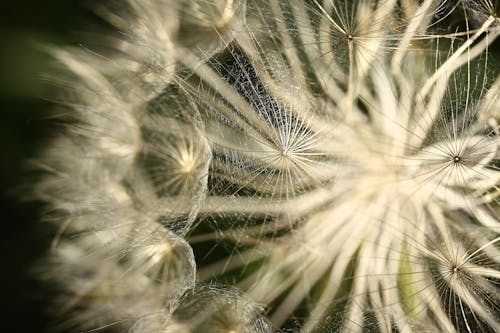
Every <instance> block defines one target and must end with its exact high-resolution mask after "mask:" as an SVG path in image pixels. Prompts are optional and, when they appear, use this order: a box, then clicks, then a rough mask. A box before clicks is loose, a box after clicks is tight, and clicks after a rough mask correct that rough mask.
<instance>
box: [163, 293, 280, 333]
mask: <svg viewBox="0 0 500 333" xmlns="http://www.w3.org/2000/svg"><path fill="white" fill-rule="evenodd" d="M165 332H168V333H174V332H179V333H180V332H182V333H267V332H271V327H270V325H269V323H268V322H267V320H266V319H265V318H264V317H263V316H262V308H261V307H259V306H258V305H256V304H254V303H252V302H251V301H250V300H249V299H248V298H247V297H246V296H244V295H242V294H241V293H239V292H236V291H234V290H226V289H222V288H220V287H217V286H215V285H210V284H209V285H198V286H197V287H196V288H194V289H193V290H191V291H190V292H188V293H187V294H186V295H185V296H184V297H183V298H182V301H181V303H180V304H179V306H178V307H177V308H176V309H175V311H174V312H173V313H172V317H171V322H170V323H169V326H168V328H167V329H166V330H165Z"/></svg>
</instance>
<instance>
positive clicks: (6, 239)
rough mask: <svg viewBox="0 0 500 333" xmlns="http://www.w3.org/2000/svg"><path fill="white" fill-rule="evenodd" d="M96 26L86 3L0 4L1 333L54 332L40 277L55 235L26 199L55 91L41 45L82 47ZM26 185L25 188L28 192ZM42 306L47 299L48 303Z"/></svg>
mask: <svg viewBox="0 0 500 333" xmlns="http://www.w3.org/2000/svg"><path fill="white" fill-rule="evenodd" d="M95 21H96V17H95V16H93V14H92V12H91V11H90V10H89V1H86V2H84V1H82V0H50V1H39V0H17V1H16V0H0V41H1V44H0V45H1V46H0V75H1V76H0V114H1V120H0V152H1V155H0V156H1V157H0V160H1V163H0V209H1V210H0V224H1V229H0V235H1V241H0V256H1V258H0V260H1V261H0V262H1V264H0V267H1V274H0V288H1V291H0V292H1V293H0V295H1V299H2V301H3V302H2V303H3V304H2V308H3V309H2V311H0V313H1V317H2V318H1V319H0V322H1V326H0V330H1V331H3V332H31V333H34V332H41V333H44V332H53V331H54V330H53V329H51V320H50V318H49V316H48V315H47V314H46V313H45V312H44V310H43V307H42V305H43V304H44V302H46V300H47V298H48V297H50V292H47V288H46V287H44V288H41V287H40V286H39V285H38V284H37V282H36V279H35V277H36V276H35V275H36V274H37V273H36V271H34V270H33V268H32V267H33V264H34V263H35V262H36V260H37V259H39V258H41V257H42V256H43V255H44V253H45V251H46V248H47V244H48V242H49V241H50V234H51V233H52V231H51V230H50V229H49V228H47V225H44V223H43V222H39V218H38V217H39V215H40V214H41V204H39V203H33V202H21V200H19V199H18V198H19V196H20V194H29V193H27V192H29V183H30V182H31V178H32V177H30V175H29V173H28V172H27V170H28V169H29V161H28V159H29V158H30V157H34V156H35V152H36V151H38V150H39V149H40V148H41V147H43V145H44V142H45V138H47V137H50V136H51V121H50V119H48V116H47V115H48V111H49V110H50V109H51V106H52V105H51V102H50V100H49V99H48V96H49V95H51V91H54V89H56V87H55V86H54V85H51V84H50V82H48V81H47V80H46V79H44V73H48V72H53V71H54V66H53V65H52V62H51V59H50V57H49V56H48V55H47V54H45V53H44V51H43V49H42V45H68V44H70V45H79V40H78V31H85V30H88V29H87V26H88V25H89V24H90V25H92V22H95ZM23 187H25V188H23ZM44 300H45V301H44Z"/></svg>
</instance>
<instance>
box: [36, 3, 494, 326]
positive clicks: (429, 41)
mask: <svg viewBox="0 0 500 333" xmlns="http://www.w3.org/2000/svg"><path fill="white" fill-rule="evenodd" d="M126 4H127V5H126V6H125V7H124V9H123V10H122V11H120V10H117V11H116V12H115V9H114V8H113V7H107V8H104V9H101V10H100V13H101V14H102V15H103V16H104V17H105V18H107V19H108V20H109V21H110V22H111V23H112V24H113V25H114V26H115V27H117V28H119V29H123V30H124V31H126V32H127V34H126V36H125V37H124V38H122V39H121V41H120V42H117V41H115V43H113V46H114V47H115V48H116V50H115V52H116V53H113V54H112V56H111V59H113V61H116V64H118V66H117V67H118V68H117V69H113V70H105V69H102V67H101V65H102V62H101V61H97V60H95V61H94V60H92V57H89V56H82V55H81V54H79V53H78V52H70V51H57V52H56V56H57V57H58V58H59V60H60V61H61V62H62V63H63V64H65V65H66V67H68V69H69V70H70V71H72V72H73V74H74V76H76V77H77V78H78V79H77V80H76V81H75V82H76V83H73V84H72V87H73V88H77V89H76V90H80V88H82V89H81V92H79V93H78V94H77V96H76V100H77V101H79V102H78V103H77V104H76V105H77V106H76V107H74V108H75V110H76V114H77V116H76V121H75V123H76V124H77V125H79V126H69V130H68V132H69V133H68V135H67V136H65V137H64V139H61V140H60V141H57V143H56V144H54V145H53V146H52V149H49V151H48V152H47V153H46V159H45V160H44V163H41V165H42V167H44V169H45V170H46V172H47V174H48V175H47V176H46V177H45V178H44V179H43V180H42V181H41V182H40V184H39V185H38V187H37V191H38V192H39V193H40V194H39V197H41V198H43V199H44V200H46V201H48V202H50V203H51V208H52V209H55V210H62V211H63V212H64V213H63V214H61V215H62V216H59V218H56V220H58V221H61V220H62V222H61V226H62V227H61V229H60V232H59V236H58V241H57V242H54V246H53V247H54V250H55V252H56V253H59V254H57V255H59V258H61V259H60V262H59V264H60V265H63V266H64V267H66V268H67V270H68V271H67V272H66V273H67V276H69V278H68V281H70V280H71V281H76V282H74V284H72V282H67V283H65V284H64V288H66V289H68V290H69V293H70V294H71V295H74V296H72V297H70V299H71V301H74V302H75V303H74V304H83V305H84V306H85V307H86V308H88V311H87V310H86V311H83V312H82V315H81V316H80V317H79V319H76V321H78V320H84V321H85V320H88V318H90V317H91V316H92V315H93V314H96V313H98V311H99V310H100V309H102V308H105V309H107V311H108V312H107V314H106V316H102V317H103V320H102V321H99V322H89V323H88V325H83V326H85V327H91V326H92V325H94V326H98V327H105V325H106V321H108V323H109V322H116V323H118V324H116V325H117V327H119V328H120V329H121V328H122V327H125V328H126V329H128V330H129V331H131V332H144V331H157V332H226V333H229V332H245V333H250V332H252V333H255V332H270V331H272V330H274V327H285V326H289V327H290V328H291V329H295V330H299V331H301V332H305V333H307V332H321V331H326V332H332V331H339V332H363V331H377V332H393V331H398V332H423V331H436V332H438V331H442V332H468V333H471V332H474V331H477V330H479V331H485V332H489V331H495V329H496V327H497V326H498V320H497V319H496V318H497V317H498V316H497V315H498V313H500V311H499V308H498V305H497V304H498V286H497V280H498V277H499V276H498V258H499V254H498V237H497V234H498V231H499V230H500V229H499V228H500V224H499V222H498V196H499V195H500V191H499V188H498V186H499V185H498V184H499V181H500V174H499V169H498V168H499V164H498V161H499V143H500V141H499V139H500V136H499V133H498V111H499V109H498V87H499V81H498V78H497V77H493V78H492V76H495V75H496V76H498V71H497V70H496V68H495V67H494V66H495V65H494V63H493V62H492V61H491V59H490V52H489V51H490V50H489V49H490V46H491V45H492V43H493V42H494V41H495V38H496V37H497V36H498V34H499V33H500V31H499V30H498V29H497V27H498V24H497V20H498V19H497V16H495V15H494V13H493V10H492V8H493V7H494V6H493V3H492V2H490V1H477V2H476V1H465V0H463V1H460V2H458V3H456V4H453V3H450V2H447V1H433V0H424V1H414V0H402V1H396V0H390V1H375V0H358V1H344V0H325V1H320V0H317V1H316V0H314V1H311V2H307V1H301V0H273V1H260V0H252V1H249V0H247V1H232V0H215V1H206V0H193V1H191V0H189V1H188V0H183V1H180V2H175V3H174V2H172V1H169V0H162V1H149V0H148V1H145V2H139V1H135V0H128V1H127V2H126ZM450 6H451V8H450ZM98 11H99V10H98ZM456 15H460V16H459V17H461V19H462V20H463V24H461V25H459V26H458V27H456V28H455V27H454V28H450V27H451V26H452V25H451V23H449V22H450V20H452V19H454V18H455V16H456ZM126 18H130V22H131V23H130V24H129V23H128V21H127V19H126ZM119 52H121V53H123V54H120V55H118V53H119ZM124 54H126V57H125V58H124ZM94 64H95V66H94ZM120 64H128V65H127V66H123V68H121V67H122V66H120ZM68 104H69V103H68ZM94 132H96V133H95V134H94ZM68 234H69V235H71V234H73V236H74V237H68V238H66V237H65V236H67V235H68ZM87 252H88V253H89V258H93V260H97V261H100V262H102V263H103V266H106V267H107V269H106V270H105V272H104V273H102V274H101V273H99V272H97V271H96V269H93V267H92V265H91V263H90V262H91V260H90V259H85V258H84V253H87ZM79 260H82V263H81V266H80V267H79V269H78V270H77V271H75V272H71V269H70V268H72V267H78V261H79ZM108 261H109V263H110V264H109V265H107V264H105V263H106V262H108ZM51 278H52V279H54V277H51ZM136 279H137V281H140V283H141V286H140V287H139V285H137V286H136V285H133V284H134V281H135V280H136ZM115 281H121V282H122V283H123V284H116V285H115V287H116V291H115V289H110V290H109V292H106V291H105V289H102V288H105V287H107V286H108V284H112V283H113V282H115ZM87 283H88V284H89V286H90V287H87V286H85V285H86V284H87ZM129 284H130V285H131V287H133V288H131V290H130V291H127V288H126V286H127V285H129ZM224 284H226V285H230V286H229V287H226V286H222V285H224ZM123 286H125V287H123ZM136 287H137V288H138V289H141V290H142V288H143V289H144V290H147V293H145V295H141V293H140V292H136V289H135V288H136ZM128 293H130V294H131V295H132V296H131V297H130V299H129V300H127V295H128ZM151 295H152V296H151ZM154 295H156V296H154ZM94 297H96V299H99V301H95V302H94V301H92V299H93V298H94ZM147 297H151V299H149V300H148V299H147ZM143 298H144V299H143ZM79 299H83V301H81V303H79V302H80V301H79ZM70 303H71V302H70ZM132 303H133V304H135V305H134V306H132V305H131V304H132ZM128 308H130V310H127V309H128ZM108 309H111V310H108ZM264 312H265V314H264ZM266 317H269V319H266ZM271 323H272V324H271ZM99 325H101V326H99Z"/></svg>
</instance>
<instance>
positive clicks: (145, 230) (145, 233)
mask: <svg viewBox="0 0 500 333" xmlns="http://www.w3.org/2000/svg"><path fill="white" fill-rule="evenodd" d="M130 238H131V239H130V241H129V243H128V246H127V247H126V248H124V249H123V251H124V252H125V253H126V255H125V256H124V257H123V259H122V260H121V261H122V262H123V264H124V266H125V267H126V268H127V271H130V272H137V273H138V274H144V275H145V276H147V277H148V278H149V279H151V280H152V281H153V282H154V283H155V284H157V285H158V288H157V289H158V290H159V291H158V292H159V293H161V294H162V297H163V298H164V299H165V304H164V306H165V308H166V309H172V308H174V306H175V305H176V304H177V302H178V301H179V298H180V296H181V295H183V294H184V293H185V292H186V291H187V290H190V289H192V288H193V287H194V285H195V280H196V263H195V260H194V254H193V250H192V249H191V246H190V245H189V244H188V243H187V242H186V241H185V240H184V239H183V238H182V237H179V236H177V235H176V234H174V233H173V232H171V231H168V230H166V229H165V228H164V227H163V226H161V225H159V224H156V223H144V224H142V225H138V226H137V227H135V228H133V230H132V233H131V235H130Z"/></svg>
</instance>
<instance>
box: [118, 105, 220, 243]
mask: <svg viewBox="0 0 500 333" xmlns="http://www.w3.org/2000/svg"><path fill="white" fill-rule="evenodd" d="M159 99H161V96H160V97H159ZM168 101H170V100H169V99H168V98H167V101H156V102H151V104H152V108H153V109H155V108H156V109H157V110H156V111H152V112H151V113H150V114H148V115H145V116H144V117H143V119H142V132H143V139H142V140H143V142H144V143H143V149H142V151H141V153H140V155H139V157H138V158H137V161H136V164H135V168H134V169H133V170H132V172H131V173H130V174H129V176H127V179H126V181H125V182H126V184H127V186H128V188H129V189H130V191H131V195H132V197H133V199H134V201H135V203H136V207H138V209H139V210H140V211H141V212H142V213H143V214H145V215H146V216H149V218H151V219H153V220H155V221H157V222H159V223H161V224H163V225H164V226H166V227H167V228H168V229H169V230H171V231H173V232H175V233H178V234H182V233H184V232H185V231H186V230H187V229H188V228H189V226H190V225H191V224H192V222H193V221H194V219H195V218H196V216H197V213H198V211H199V209H200V206H201V203H202V201H203V200H204V198H205V195H206V189H207V181H208V166H209V164H210V161H211V149H210V146H209V144H208V142H207V139H206V138H205V136H204V134H203V132H202V130H201V129H200V128H199V127H197V125H196V124H195V123H194V121H192V120H190V119H189V117H192V115H182V114H177V115H176V114H175V113H176V112H179V110H174V108H175V107H174V106H172V104H173V103H174V102H171V101H170V102H168ZM155 103H157V105H156V104H155ZM174 105H175V104H174ZM177 105H178V106H179V107H181V106H180V104H177ZM163 108H165V109H163ZM158 109H159V112H161V113H154V112H157V111H158Z"/></svg>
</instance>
